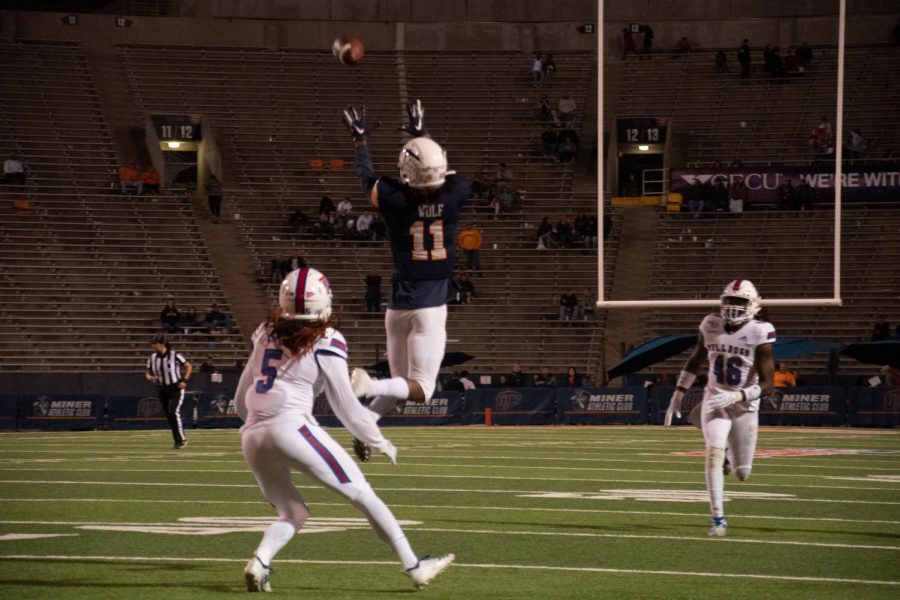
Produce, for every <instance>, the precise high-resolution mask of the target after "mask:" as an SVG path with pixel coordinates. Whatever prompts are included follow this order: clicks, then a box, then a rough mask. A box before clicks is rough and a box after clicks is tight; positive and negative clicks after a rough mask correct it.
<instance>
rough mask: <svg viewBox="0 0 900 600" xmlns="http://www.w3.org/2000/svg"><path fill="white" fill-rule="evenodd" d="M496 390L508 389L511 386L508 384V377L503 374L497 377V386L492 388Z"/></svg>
mask: <svg viewBox="0 0 900 600" xmlns="http://www.w3.org/2000/svg"><path fill="white" fill-rule="evenodd" d="M493 387H497V388H510V387H512V384H510V382H509V377H507V375H506V374H505V373H501V374H500V375H498V376H497V385H495V386H493Z"/></svg>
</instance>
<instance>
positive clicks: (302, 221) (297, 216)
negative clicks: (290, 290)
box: [282, 206, 309, 279]
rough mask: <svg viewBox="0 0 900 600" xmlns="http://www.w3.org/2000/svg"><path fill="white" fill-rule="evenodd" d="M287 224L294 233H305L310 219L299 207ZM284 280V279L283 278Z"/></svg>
mask: <svg viewBox="0 0 900 600" xmlns="http://www.w3.org/2000/svg"><path fill="white" fill-rule="evenodd" d="M287 224H288V227H289V228H290V229H291V230H292V231H293V232H294V233H303V232H304V231H306V227H307V225H309V217H307V216H306V213H305V212H303V209H302V208H300V207H299V206H298V207H297V208H295V209H294V212H292V213H291V214H290V216H289V217H288V220H287ZM282 279H284V277H282Z"/></svg>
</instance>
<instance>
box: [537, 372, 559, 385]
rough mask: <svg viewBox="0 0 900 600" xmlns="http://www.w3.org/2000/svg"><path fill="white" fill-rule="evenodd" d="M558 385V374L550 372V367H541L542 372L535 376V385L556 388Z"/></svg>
mask: <svg viewBox="0 0 900 600" xmlns="http://www.w3.org/2000/svg"><path fill="white" fill-rule="evenodd" d="M557 385H558V382H557V381H556V375H554V374H553V373H551V372H550V367H541V372H540V373H538V374H537V375H535V376H534V386H535V387H550V388H555V387H556V386H557Z"/></svg>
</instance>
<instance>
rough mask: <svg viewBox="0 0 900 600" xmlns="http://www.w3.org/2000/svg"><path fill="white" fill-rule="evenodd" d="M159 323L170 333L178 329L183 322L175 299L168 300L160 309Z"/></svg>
mask: <svg viewBox="0 0 900 600" xmlns="http://www.w3.org/2000/svg"><path fill="white" fill-rule="evenodd" d="M159 324H160V325H162V328H163V329H165V330H166V331H168V332H169V333H175V332H176V331H178V326H179V325H180V324H181V313H180V312H179V311H178V308H177V307H176V306H175V301H174V300H166V305H165V306H164V307H163V308H162V310H161V311H159Z"/></svg>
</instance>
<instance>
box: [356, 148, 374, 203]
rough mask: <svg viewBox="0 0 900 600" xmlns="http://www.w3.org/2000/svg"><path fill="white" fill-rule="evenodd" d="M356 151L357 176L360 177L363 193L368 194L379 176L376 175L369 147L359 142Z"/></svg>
mask: <svg viewBox="0 0 900 600" xmlns="http://www.w3.org/2000/svg"><path fill="white" fill-rule="evenodd" d="M355 153H356V176H357V177H359V183H360V185H362V191H363V193H364V194H365V195H366V196H368V195H369V193H370V192H371V190H372V188H373V187H374V186H375V184H376V183H377V182H378V176H377V175H375V169H374V167H373V166H372V155H371V154H369V147H368V146H367V145H366V144H358V145H357V146H356V149H355Z"/></svg>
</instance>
